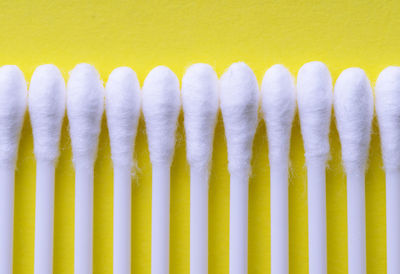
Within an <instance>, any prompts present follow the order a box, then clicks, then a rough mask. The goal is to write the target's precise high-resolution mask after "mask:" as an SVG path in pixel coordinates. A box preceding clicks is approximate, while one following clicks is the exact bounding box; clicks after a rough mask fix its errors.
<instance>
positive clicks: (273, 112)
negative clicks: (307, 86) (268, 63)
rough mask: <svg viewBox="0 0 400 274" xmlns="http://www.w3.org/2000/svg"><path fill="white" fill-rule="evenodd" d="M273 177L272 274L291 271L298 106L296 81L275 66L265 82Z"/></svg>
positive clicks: (266, 120)
mask: <svg viewBox="0 0 400 274" xmlns="http://www.w3.org/2000/svg"><path fill="white" fill-rule="evenodd" d="M261 92H262V110H263V114H264V120H265V122H266V126H267V136H268V149H269V163H270V175H271V273H279V274H287V273H288V271H289V227H288V223H289V210H288V208H289V204H288V203H289V197H288V187H289V186H288V162H289V148H290V135H291V130H292V123H293V117H294V112H295V107H296V93H295V87H294V82H293V78H292V76H291V75H290V73H289V71H288V70H287V69H286V68H285V67H284V66H282V65H275V66H272V67H271V68H270V69H269V70H268V71H267V72H266V73H265V76H264V79H263V83H262V90H261Z"/></svg>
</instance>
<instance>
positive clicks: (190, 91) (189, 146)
mask: <svg viewBox="0 0 400 274" xmlns="http://www.w3.org/2000/svg"><path fill="white" fill-rule="evenodd" d="M218 97H219V94H218V77H217V74H216V73H215V72H214V70H213V69H212V67H211V66H210V65H207V64H195V65H192V66H191V67H190V68H189V69H188V70H187V71H186V73H185V75H184V76H183V79H182V105H183V114H184V119H185V120H184V124H185V132H186V150H187V158H188V162H189V164H190V165H191V166H198V167H208V164H209V162H210V159H211V153H212V148H213V138H214V131H215V124H216V121H217V114H218V106H219V102H218V101H219V98H218Z"/></svg>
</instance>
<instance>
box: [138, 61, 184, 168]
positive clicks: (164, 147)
mask: <svg viewBox="0 0 400 274" xmlns="http://www.w3.org/2000/svg"><path fill="white" fill-rule="evenodd" d="M142 100H143V102H142V103H143V105H142V107H143V115H144V119H145V123H146V132H147V141H148V143H149V150H150V159H151V162H152V163H153V164H156V163H169V164H170V163H171V161H172V157H173V155H174V149H175V131H176V127H177V122H178V116H179V112H180V107H181V99H180V91H179V80H178V78H177V77H176V75H175V74H174V73H173V72H172V71H171V70H170V69H169V68H167V67H164V66H158V67H156V68H154V69H153V70H152V71H150V73H149V74H148V75H147V77H146V79H145V81H144V85H143V94H142Z"/></svg>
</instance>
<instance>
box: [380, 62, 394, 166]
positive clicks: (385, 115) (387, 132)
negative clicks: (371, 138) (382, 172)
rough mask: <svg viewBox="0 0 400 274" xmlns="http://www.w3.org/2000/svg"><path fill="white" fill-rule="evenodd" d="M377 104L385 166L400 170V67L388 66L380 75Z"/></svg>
mask: <svg viewBox="0 0 400 274" xmlns="http://www.w3.org/2000/svg"><path fill="white" fill-rule="evenodd" d="M375 106H376V114H377V116H378V122H379V130H380V135H381V146H382V155H383V162H384V165H385V168H386V170H399V169H400V153H399V152H400V126H399V121H400V67H387V68H386V69H384V70H383V71H382V72H381V74H380V75H379V77H378V80H377V81H376V87H375Z"/></svg>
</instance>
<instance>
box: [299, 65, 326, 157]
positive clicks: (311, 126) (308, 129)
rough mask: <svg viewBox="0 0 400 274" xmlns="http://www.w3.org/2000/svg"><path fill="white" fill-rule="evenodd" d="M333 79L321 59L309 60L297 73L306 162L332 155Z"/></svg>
mask: <svg viewBox="0 0 400 274" xmlns="http://www.w3.org/2000/svg"><path fill="white" fill-rule="evenodd" d="M332 100H333V93H332V78H331V75H330V73H329V70H328V68H327V67H326V66H325V64H323V63H321V62H310V63H307V64H305V65H303V66H302V67H301V69H300V70H299V73H298V75H297V103H298V108H299V116H300V123H301V132H302V135H303V141H304V147H305V152H306V153H305V155H306V159H307V161H310V160H313V159H315V160H322V161H325V160H326V159H327V156H328V154H329V126H330V121H331V112H332Z"/></svg>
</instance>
